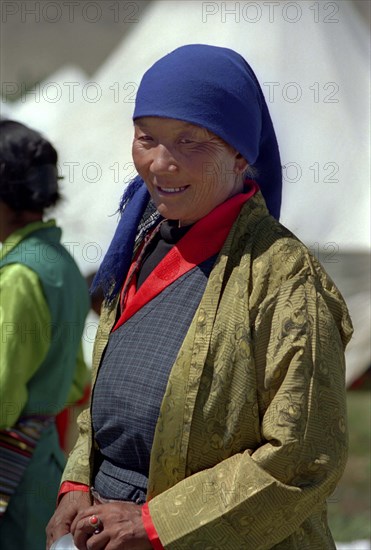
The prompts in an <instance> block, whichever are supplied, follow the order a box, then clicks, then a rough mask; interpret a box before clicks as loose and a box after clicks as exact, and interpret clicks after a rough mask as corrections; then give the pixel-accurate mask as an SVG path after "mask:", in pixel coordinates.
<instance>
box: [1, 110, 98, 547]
mask: <svg viewBox="0 0 371 550" xmlns="http://www.w3.org/2000/svg"><path fill="white" fill-rule="evenodd" d="M59 198H60V194H59V188H58V177H57V153H56V151H55V149H54V147H53V146H52V145H51V144H50V143H49V142H48V141H47V140H46V139H45V138H43V137H42V136H41V135H40V134H39V133H38V132H35V131H34V130H31V129H30V128H27V127H26V126H24V125H23V124H20V123H18V122H13V121H10V120H7V121H1V122H0V240H1V242H2V248H1V251H0V274H1V279H0V292H1V303H0V312H1V317H0V324H1V335H2V338H1V363H0V402H1V410H0V516H1V517H0V540H1V548H2V550H14V549H22V548H25V549H26V548H30V549H31V548H35V549H36V548H37V549H39V548H44V547H45V540H46V539H45V527H46V525H47V522H48V520H49V519H50V516H51V514H52V513H53V509H54V508H55V499H56V497H57V494H58V487H59V483H60V478H61V474H62V472H63V468H64V466H65V457H64V454H63V452H62V450H61V448H60V446H59V442H58V434H57V430H56V425H55V416H56V415H57V413H59V412H60V411H61V410H62V409H63V408H64V407H65V405H66V403H70V404H72V403H74V402H75V401H77V400H78V399H79V398H80V397H81V395H82V393H83V390H84V387H85V384H86V382H87V369H86V366H85V363H84V361H83V356H82V352H81V344H80V341H81V336H82V332H83V327H84V321H85V317H86V315H87V312H88V310H89V294H88V290H87V286H86V284H85V281H84V279H83V277H82V275H81V274H80V272H79V270H78V267H77V265H76V264H75V262H74V260H73V258H72V257H71V256H70V254H69V253H68V252H67V250H66V249H65V248H64V247H63V246H62V244H61V243H60V239H61V230H60V229H59V228H58V227H56V224H55V221H54V220H49V221H43V220H44V217H45V213H46V210H47V209H48V208H49V207H52V206H54V205H55V204H56V203H57V202H58V200H59Z"/></svg>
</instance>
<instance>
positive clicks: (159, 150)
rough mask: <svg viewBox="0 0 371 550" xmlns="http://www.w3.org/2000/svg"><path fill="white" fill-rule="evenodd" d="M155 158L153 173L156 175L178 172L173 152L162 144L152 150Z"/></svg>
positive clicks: (153, 160)
mask: <svg viewBox="0 0 371 550" xmlns="http://www.w3.org/2000/svg"><path fill="white" fill-rule="evenodd" d="M152 153H153V157H152V162H151V167H150V169H151V171H152V172H153V173H154V174H160V173H168V172H176V171H177V169H178V165H177V162H176V160H175V159H174V157H173V155H172V153H171V151H170V150H169V149H168V148H167V147H166V146H165V145H162V144H159V145H157V147H154V148H153V149H152Z"/></svg>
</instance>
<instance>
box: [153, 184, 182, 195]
mask: <svg viewBox="0 0 371 550" xmlns="http://www.w3.org/2000/svg"><path fill="white" fill-rule="evenodd" d="M156 187H157V190H158V192H159V193H163V194H164V195H176V194H178V193H183V191H185V190H186V189H188V187H189V185H184V186H183V187H160V186H159V185H156Z"/></svg>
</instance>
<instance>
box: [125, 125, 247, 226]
mask: <svg viewBox="0 0 371 550" xmlns="http://www.w3.org/2000/svg"><path fill="white" fill-rule="evenodd" d="M132 153H133V160H134V164H135V168H136V169H137V172H138V174H139V175H140V176H141V178H142V179H143V181H144V182H145V184H146V186H147V188H148V191H149V192H150V195H151V198H152V200H153V202H154V204H155V206H156V208H157V210H158V212H159V213H160V214H161V215H162V216H163V217H164V218H167V219H170V220H178V221H179V227H181V226H184V225H190V224H192V223H194V222H196V221H198V220H200V219H201V218H203V217H204V216H206V214H208V213H209V212H211V210H213V209H214V208H215V207H216V206H218V204H221V203H223V202H224V201H226V200H227V199H228V198H229V197H232V196H233V195H236V194H237V193H240V192H242V190H243V178H242V177H241V174H242V173H243V171H244V169H245V168H246V166H247V161H246V160H245V159H244V158H243V157H242V156H241V155H240V153H238V152H237V151H235V150H233V148H232V147H230V146H229V145H228V144H227V143H225V142H224V141H223V140H222V139H220V138H219V137H218V136H216V135H215V134H213V133H212V132H209V131H208V130H206V129H205V128H201V127H198V126H195V125H193V124H188V123H185V122H183V121H180V120H172V119H166V118H163V117H143V118H138V119H136V120H135V137H134V142H133V149H132Z"/></svg>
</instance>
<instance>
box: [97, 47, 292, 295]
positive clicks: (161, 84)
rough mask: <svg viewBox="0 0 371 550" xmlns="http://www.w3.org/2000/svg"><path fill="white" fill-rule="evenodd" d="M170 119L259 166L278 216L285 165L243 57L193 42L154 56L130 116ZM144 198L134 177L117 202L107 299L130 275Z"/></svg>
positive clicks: (104, 274)
mask: <svg viewBox="0 0 371 550" xmlns="http://www.w3.org/2000/svg"><path fill="white" fill-rule="evenodd" d="M143 116H158V117H166V118H175V119H179V120H183V121H186V122H190V123H192V124H196V125H198V126H202V127H204V128H207V129H208V130H210V131H211V132H213V133H214V134H216V135H218V136H220V137H221V138H222V139H224V140H225V141H226V142H227V143H229V144H230V145H232V146H233V147H234V148H235V149H236V150H237V151H238V152H239V153H241V155H242V156H243V157H244V158H245V159H246V160H247V161H248V163H249V164H252V165H253V166H254V167H255V168H256V169H257V171H258V176H257V177H256V181H257V183H258V184H259V186H260V189H261V191H262V194H263V196H264V199H265V201H266V203H267V207H268V210H269V211H270V213H271V214H272V215H273V216H274V217H275V218H277V219H278V218H279V214H280V206H281V193H282V168H281V161H280V155H279V150H278V144H277V140H276V135H275V132H274V128H273V124H272V121H271V118H270V114H269V111H268V107H267V104H266V102H265V99H264V95H263V92H262V90H261V87H260V85H259V82H258V80H257V78H256V76H255V74H254V72H253V71H252V69H251V67H250V66H249V65H248V63H247V62H246V61H245V60H244V59H243V57H241V55H240V54H238V53H237V52H234V51H233V50H230V49H227V48H220V47H216V46H209V45H205V44H191V45H187V46H182V47H180V48H177V49H176V50H174V51H173V52H171V53H170V54H168V55H166V56H165V57H163V58H162V59H160V60H159V61H157V62H156V63H155V64H154V65H153V66H152V67H151V68H150V69H149V70H148V71H147V72H146V73H145V74H144V76H143V79H142V81H141V83H140V86H139V89H138V93H137V96H136V103H135V111H134V116H133V118H134V119H136V118H138V117H143ZM148 199H149V195H148V192H147V190H146V187H145V184H144V182H143V181H142V180H141V178H140V177H139V176H137V177H136V178H134V180H132V182H131V183H130V184H129V186H128V188H127V189H126V191H125V193H124V196H123V199H122V201H121V205H120V210H121V212H122V216H121V220H120V222H119V225H118V227H117V229H116V232H115V235H114V237H113V240H112V242H111V245H110V247H109V249H108V251H107V254H106V256H105V258H104V260H103V263H102V265H101V267H100V269H99V271H98V274H97V276H96V278H95V280H94V283H93V288H92V290H94V289H97V288H98V287H101V288H102V289H103V292H104V295H105V298H106V299H108V300H112V299H113V297H114V296H115V295H116V294H117V292H119V290H120V288H121V286H122V283H123V281H124V280H125V277H126V274H127V272H128V269H129V266H130V263H131V260H132V253H133V246H134V242H135V238H136V236H137V234H138V225H139V223H140V221H141V220H143V219H142V216H143V214H144V212H145V210H146V207H147V205H148Z"/></svg>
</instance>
